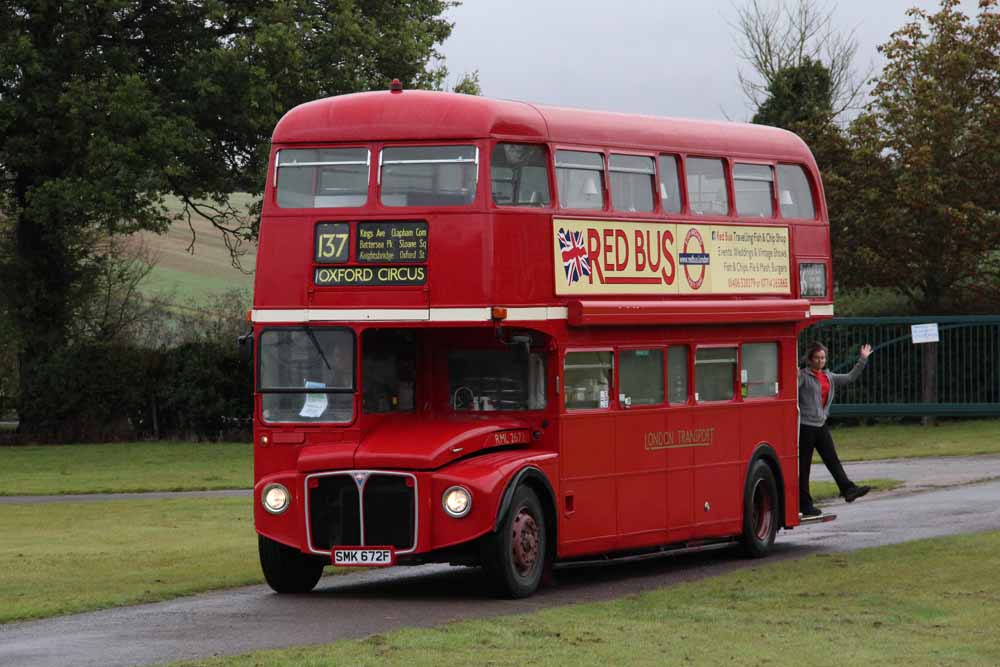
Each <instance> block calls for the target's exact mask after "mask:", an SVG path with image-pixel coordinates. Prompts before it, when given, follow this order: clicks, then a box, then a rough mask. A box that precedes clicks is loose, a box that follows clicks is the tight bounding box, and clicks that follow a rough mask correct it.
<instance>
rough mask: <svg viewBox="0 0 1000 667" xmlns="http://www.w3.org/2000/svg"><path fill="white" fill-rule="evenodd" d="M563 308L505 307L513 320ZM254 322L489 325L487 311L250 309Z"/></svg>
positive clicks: (556, 316) (559, 316)
mask: <svg viewBox="0 0 1000 667" xmlns="http://www.w3.org/2000/svg"><path fill="white" fill-rule="evenodd" d="M568 316H569V313H568V309H567V308H565V307H547V306H541V307H535V308H508V309H507V319H508V320H516V321H522V322H524V321H537V320H565V319H566V318H567V317H568ZM250 317H251V319H252V320H253V321H254V322H261V323H269V322H488V321H490V319H491V318H492V310H491V309H490V308H488V307H487V308H375V309H371V308H367V309H362V308H340V309H329V308H300V309H266V310H253V311H251V313H250Z"/></svg>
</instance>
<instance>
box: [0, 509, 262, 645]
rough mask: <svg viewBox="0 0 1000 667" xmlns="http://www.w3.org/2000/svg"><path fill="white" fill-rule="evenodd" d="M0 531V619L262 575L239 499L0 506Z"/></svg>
mask: <svg viewBox="0 0 1000 667" xmlns="http://www.w3.org/2000/svg"><path fill="white" fill-rule="evenodd" d="M0 535H3V539H2V540H0V572H2V573H3V574H2V575H0V623H6V622H10V621H15V620H22V619H29V618H41V617H45V616H53V615H57V614H68V613H73V612H80V611H86V610H91V609H101V608H104V607H112V606H119V605H127V604H135V603H139V602H153V601H156V600H164V599H168V598H173V597H177V596H181V595H190V594H192V593H197V592H199V591H204V590H209V589H213V588H225V587H230V586H240V585H243V584H251V583H256V582H259V581H262V575H261V573H260V569H259V566H258V563H257V541H256V538H255V533H254V529H253V516H252V511H251V507H250V500H249V499H247V498H220V499H201V498H199V499H182V500H116V501H108V502H96V503H55V504H41V505H6V506H4V507H3V511H2V512H0ZM0 634H2V633H0Z"/></svg>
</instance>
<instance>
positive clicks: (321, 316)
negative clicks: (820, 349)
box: [250, 304, 833, 324]
mask: <svg viewBox="0 0 1000 667" xmlns="http://www.w3.org/2000/svg"><path fill="white" fill-rule="evenodd" d="M568 311H569V309H568V308H566V307H564V306H538V307H533V308H508V309H507V319H508V320H512V321H517V322H536V321H544V320H565V319H567V318H568V317H569V312H568ZM824 315H825V316H832V315H833V305H832V304H828V305H818V306H810V307H809V316H811V317H813V316H824ZM250 317H251V319H252V320H253V321H254V322H260V323H264V324H267V323H274V322H489V321H490V319H491V318H492V310H491V309H490V308H375V309H370V308H369V309H364V308H340V309H330V308H299V309H265V310H253V311H251V314H250Z"/></svg>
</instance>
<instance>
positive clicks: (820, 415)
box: [799, 357, 868, 426]
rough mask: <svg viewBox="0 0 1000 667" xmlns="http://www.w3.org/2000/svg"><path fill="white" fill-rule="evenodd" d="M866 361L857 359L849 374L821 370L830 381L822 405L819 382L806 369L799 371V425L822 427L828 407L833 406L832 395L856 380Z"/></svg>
mask: <svg viewBox="0 0 1000 667" xmlns="http://www.w3.org/2000/svg"><path fill="white" fill-rule="evenodd" d="M867 363H868V360H867V359H862V358H861V357H858V363H856V364H854V368H852V369H851V372H850V373H831V372H830V371H828V370H826V369H825V368H824V369H823V370H822V372H823V373H826V377H827V378H828V379H829V380H830V395H829V396H828V397H827V399H826V405H823V390H822V388H821V387H820V386H819V380H818V379H816V376H815V375H813V372H812V371H811V370H809V368H808V367H806V368H800V369H799V423H800V424H805V425H806V426H822V425H823V424H825V423H826V420H827V418H828V417H829V416H830V406H831V405H833V394H834V391H835V390H836V388H837V387H842V386H845V385H848V384H850V383H852V382H854V381H855V380H857V379H858V376H860V375H861V372H862V371H863V370H865V365H866V364H867Z"/></svg>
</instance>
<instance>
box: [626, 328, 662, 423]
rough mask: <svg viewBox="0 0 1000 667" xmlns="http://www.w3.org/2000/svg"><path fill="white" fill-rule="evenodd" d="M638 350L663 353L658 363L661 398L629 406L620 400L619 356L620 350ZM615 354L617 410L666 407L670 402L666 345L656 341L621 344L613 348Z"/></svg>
mask: <svg viewBox="0 0 1000 667" xmlns="http://www.w3.org/2000/svg"><path fill="white" fill-rule="evenodd" d="M639 350H646V351H650V352H654V351H657V350H659V351H660V352H661V353H662V354H663V357H662V360H661V363H660V378H661V379H662V380H663V399H662V400H661V401H660V402H659V403H644V404H642V405H630V406H626V405H625V404H624V403H623V402H622V400H621V391H622V380H621V368H622V363H621V358H620V356H621V353H622V352H636V351H639ZM615 355H616V356H617V357H618V359H616V360H615V361H616V363H615V368H614V376H615V387H616V388H617V389H616V392H615V398H616V400H617V401H618V409H619V410H624V411H628V412H632V411H634V410H646V409H650V408H658V409H659V408H664V407H667V406H668V405H669V404H670V402H669V400H668V394H669V387H668V386H667V347H666V345H665V344H663V343H656V344H653V345H641V344H636V345H621V346H619V347H617V348H616V349H615Z"/></svg>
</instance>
